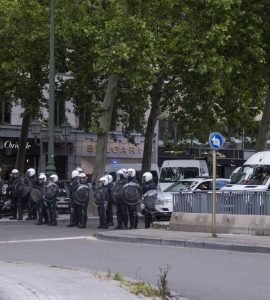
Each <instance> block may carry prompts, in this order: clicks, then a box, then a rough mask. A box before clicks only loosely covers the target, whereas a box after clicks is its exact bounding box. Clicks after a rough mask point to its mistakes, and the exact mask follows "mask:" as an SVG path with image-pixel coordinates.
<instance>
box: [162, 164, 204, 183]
mask: <svg viewBox="0 0 270 300" xmlns="http://www.w3.org/2000/svg"><path fill="white" fill-rule="evenodd" d="M196 176H199V169H198V168H192V167H187V168H183V167H169V168H162V169H161V174H160V182H175V181H178V180H182V179H185V178H193V177H196Z"/></svg>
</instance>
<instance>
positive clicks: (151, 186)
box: [142, 172, 157, 228]
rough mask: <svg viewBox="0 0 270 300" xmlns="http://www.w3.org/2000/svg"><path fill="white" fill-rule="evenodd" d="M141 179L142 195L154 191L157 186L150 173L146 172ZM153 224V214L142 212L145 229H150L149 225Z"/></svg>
mask: <svg viewBox="0 0 270 300" xmlns="http://www.w3.org/2000/svg"><path fill="white" fill-rule="evenodd" d="M142 179H143V193H144V194H145V193H146V192H148V191H152V190H154V191H156V190H157V185H156V184H155V183H154V181H153V175H152V173H151V172H146V173H144V174H143V176H142ZM152 222H153V213H151V212H150V211H149V210H147V209H145V211H144V225H145V228H150V225H151V223H152Z"/></svg>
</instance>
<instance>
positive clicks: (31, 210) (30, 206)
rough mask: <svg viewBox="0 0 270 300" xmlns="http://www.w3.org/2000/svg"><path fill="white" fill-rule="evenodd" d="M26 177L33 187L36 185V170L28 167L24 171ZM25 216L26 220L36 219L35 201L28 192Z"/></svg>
mask: <svg viewBox="0 0 270 300" xmlns="http://www.w3.org/2000/svg"><path fill="white" fill-rule="evenodd" d="M26 178H28V179H29V180H30V183H31V187H32V188H35V187H36V186H37V185H38V180H37V176H36V170H35V169H34V168H30V169H28V170H27V171H26ZM27 198H28V201H27V214H28V216H27V218H26V220H36V219H37V203H36V202H35V201H34V200H33V199H32V197H31V195H30V193H29V194H28V195H27Z"/></svg>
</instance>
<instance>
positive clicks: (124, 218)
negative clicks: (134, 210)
mask: <svg viewBox="0 0 270 300" xmlns="http://www.w3.org/2000/svg"><path fill="white" fill-rule="evenodd" d="M116 174H117V175H118V176H119V180H118V181H116V183H115V186H114V188H113V194H114V195H115V199H114V200H115V202H116V218H117V226H116V227H115V229H128V209H127V205H126V203H125V202H124V199H123V196H124V195H123V190H124V185H125V184H126V183H128V179H127V174H126V170H124V169H121V170H118V171H117V172H116Z"/></svg>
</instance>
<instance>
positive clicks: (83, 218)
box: [75, 172, 91, 228]
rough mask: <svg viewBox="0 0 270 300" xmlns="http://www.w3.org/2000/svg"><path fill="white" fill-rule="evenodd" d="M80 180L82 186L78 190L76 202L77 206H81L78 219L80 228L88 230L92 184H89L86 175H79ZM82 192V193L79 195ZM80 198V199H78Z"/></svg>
mask: <svg viewBox="0 0 270 300" xmlns="http://www.w3.org/2000/svg"><path fill="white" fill-rule="evenodd" d="M79 179H80V185H79V187H78V189H77V190H76V192H75V194H76V195H75V198H76V199H75V200H77V204H78V205H79V207H78V209H79V212H78V218H79V222H78V223H79V224H78V226H77V227H78V228H86V222H87V219H88V217H87V209H88V204H89V198H90V189H91V184H90V183H88V182H87V176H86V174H85V173H83V172H82V173H80V174H79ZM79 191H80V193H79ZM78 197H80V199H77V198H78Z"/></svg>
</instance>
